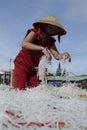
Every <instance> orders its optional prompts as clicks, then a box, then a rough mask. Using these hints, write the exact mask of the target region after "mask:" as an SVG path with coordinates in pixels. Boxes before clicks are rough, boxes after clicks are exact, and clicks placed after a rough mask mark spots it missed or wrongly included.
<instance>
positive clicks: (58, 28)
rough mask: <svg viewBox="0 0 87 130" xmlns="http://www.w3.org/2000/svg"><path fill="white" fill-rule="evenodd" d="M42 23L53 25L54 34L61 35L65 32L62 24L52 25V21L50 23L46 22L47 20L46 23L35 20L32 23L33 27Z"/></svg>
mask: <svg viewBox="0 0 87 130" xmlns="http://www.w3.org/2000/svg"><path fill="white" fill-rule="evenodd" d="M43 24H44V25H51V26H55V27H56V30H55V33H54V35H60V36H62V35H65V34H66V33H67V32H66V30H65V29H64V28H63V27H62V26H58V25H54V24H53V23H52V24H51V23H47V22H46V23H45V22H35V23H33V26H34V27H35V28H38V27H39V26H43Z"/></svg>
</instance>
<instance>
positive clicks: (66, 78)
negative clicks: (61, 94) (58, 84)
mask: <svg viewBox="0 0 87 130" xmlns="http://www.w3.org/2000/svg"><path fill="white" fill-rule="evenodd" d="M47 79H48V80H59V81H65V80H69V81H82V80H86V79H87V75H85V76H84V75H83V76H70V77H68V76H48V77H47Z"/></svg>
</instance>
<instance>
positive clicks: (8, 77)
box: [0, 70, 14, 86]
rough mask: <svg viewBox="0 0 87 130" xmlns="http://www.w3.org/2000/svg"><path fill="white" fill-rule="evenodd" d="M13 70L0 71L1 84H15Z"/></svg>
mask: <svg viewBox="0 0 87 130" xmlns="http://www.w3.org/2000/svg"><path fill="white" fill-rule="evenodd" d="M13 82H14V78H13V70H11V71H0V84H5V85H10V86H13Z"/></svg>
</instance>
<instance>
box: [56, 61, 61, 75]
mask: <svg viewBox="0 0 87 130" xmlns="http://www.w3.org/2000/svg"><path fill="white" fill-rule="evenodd" d="M61 73H62V70H61V65H60V62H59V64H58V68H57V70H56V75H57V76H61Z"/></svg>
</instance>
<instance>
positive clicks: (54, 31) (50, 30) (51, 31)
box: [44, 25, 58, 36]
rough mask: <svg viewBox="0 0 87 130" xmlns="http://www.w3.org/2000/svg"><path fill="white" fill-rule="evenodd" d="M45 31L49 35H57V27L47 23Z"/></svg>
mask: <svg viewBox="0 0 87 130" xmlns="http://www.w3.org/2000/svg"><path fill="white" fill-rule="evenodd" d="M44 30H45V33H46V34H47V35H49V36H53V35H57V34H58V31H57V27H56V26H52V25H45V29H44Z"/></svg>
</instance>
